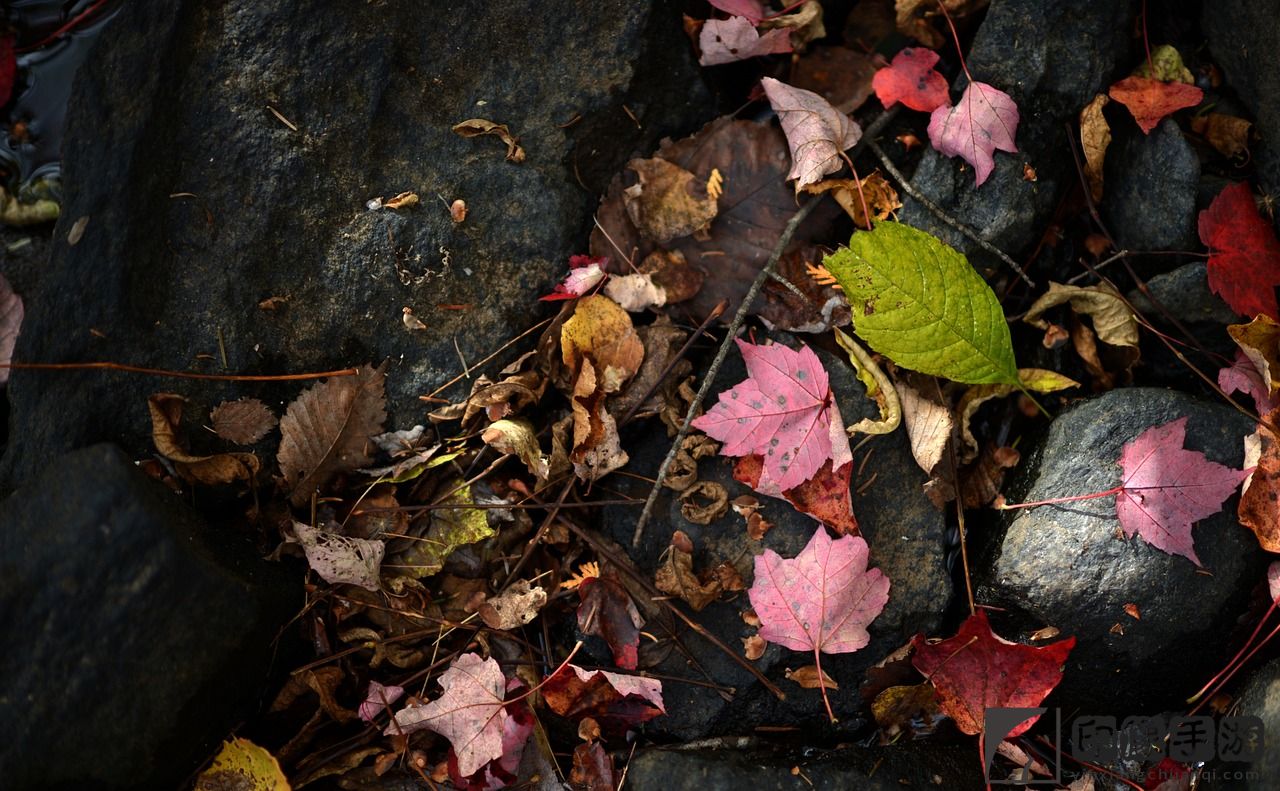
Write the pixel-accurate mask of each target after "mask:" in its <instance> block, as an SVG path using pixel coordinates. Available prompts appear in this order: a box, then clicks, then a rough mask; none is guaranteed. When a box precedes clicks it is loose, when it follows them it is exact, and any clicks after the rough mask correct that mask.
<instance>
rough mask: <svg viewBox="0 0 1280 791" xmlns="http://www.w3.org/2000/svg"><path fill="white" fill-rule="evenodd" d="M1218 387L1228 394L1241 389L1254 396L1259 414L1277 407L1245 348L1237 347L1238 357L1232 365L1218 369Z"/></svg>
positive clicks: (1254, 405) (1255, 406)
mask: <svg viewBox="0 0 1280 791" xmlns="http://www.w3.org/2000/svg"><path fill="white" fill-rule="evenodd" d="M1218 387H1221V388H1222V392H1224V393H1226V394H1227V395H1231V394H1232V393H1234V392H1235V391H1237V390H1239V391H1240V392H1242V393H1244V394H1245V395H1247V396H1249V397H1250V398H1252V399H1253V407H1254V409H1255V410H1257V412H1258V414H1259V415H1265V414H1267V413H1268V412H1270V411H1271V410H1273V409H1275V408H1276V404H1275V402H1273V401H1272V400H1271V391H1270V389H1268V388H1267V383H1266V382H1265V381H1263V379H1262V374H1260V373H1258V369H1257V367H1256V366H1254V364H1253V361H1252V360H1250V359H1249V355H1247V354H1245V353H1244V350H1243V349H1236V357H1235V359H1234V360H1233V361H1232V362H1231V365H1228V366H1227V367H1226V368H1223V369H1222V370H1220V371H1218Z"/></svg>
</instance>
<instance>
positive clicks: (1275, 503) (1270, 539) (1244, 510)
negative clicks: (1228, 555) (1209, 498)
mask: <svg viewBox="0 0 1280 791" xmlns="http://www.w3.org/2000/svg"><path fill="white" fill-rule="evenodd" d="M1266 421H1267V422H1268V423H1270V424H1271V425H1276V423H1277V422H1280V408H1277V409H1274V410H1272V411H1271V412H1269V413H1268V414H1267V415H1266ZM1258 433H1259V434H1260V435H1261V437H1260V438H1261V440H1262V452H1261V454H1260V455H1259V457H1258V463H1257V466H1256V467H1255V468H1254V471H1253V476H1252V479H1251V480H1250V481H1249V482H1248V484H1247V486H1248V488H1246V489H1245V490H1244V494H1242V495H1240V505H1239V506H1238V507H1237V514H1238V515H1239V517H1240V524H1242V525H1244V526H1245V527H1247V528H1249V529H1250V530H1252V531H1253V532H1254V533H1255V534H1256V535H1257V536H1258V544H1259V545H1260V546H1261V547H1262V548H1263V549H1264V550H1265V551H1267V552H1280V442H1277V441H1276V438H1275V436H1274V435H1273V434H1272V433H1271V432H1270V431H1267V430H1266V429H1263V430H1261V431H1259V432H1258Z"/></svg>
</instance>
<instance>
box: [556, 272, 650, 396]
mask: <svg viewBox="0 0 1280 791" xmlns="http://www.w3.org/2000/svg"><path fill="white" fill-rule="evenodd" d="M560 353H561V357H562V360H563V362H564V365H565V367H566V368H567V369H568V371H569V373H570V375H571V376H576V375H577V373H578V371H579V369H580V368H581V367H582V362H583V360H586V359H590V360H593V361H594V366H593V368H594V371H595V375H596V376H597V377H598V378H599V382H598V387H599V388H600V389H602V390H603V391H604V392H606V393H616V392H618V391H619V390H621V389H622V386H623V385H624V384H626V382H627V380H628V379H630V378H631V377H632V376H633V375H635V372H636V371H638V370H639V369H640V363H641V362H642V361H643V360H644V344H643V343H641V342H640V336H639V335H637V334H636V330H635V327H634V326H632V324H631V317H630V316H628V315H627V312H626V311H625V310H623V309H622V308H620V307H619V306H618V304H617V303H616V302H614V301H613V300H611V299H609V298H608V297H606V296H602V295H600V294H595V295H593V296H589V297H585V298H584V299H582V300H580V301H579V302H578V304H577V306H576V307H575V308H574V311H573V315H572V316H570V317H569V318H568V320H566V321H565V323H564V324H563V325H562V326H561V328H560Z"/></svg>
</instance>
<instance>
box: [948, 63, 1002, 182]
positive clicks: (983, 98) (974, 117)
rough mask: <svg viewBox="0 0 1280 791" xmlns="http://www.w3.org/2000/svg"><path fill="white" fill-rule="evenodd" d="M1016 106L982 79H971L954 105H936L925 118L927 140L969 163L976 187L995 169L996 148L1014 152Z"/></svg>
mask: <svg viewBox="0 0 1280 791" xmlns="http://www.w3.org/2000/svg"><path fill="white" fill-rule="evenodd" d="M1018 121H1019V115H1018V105H1017V103H1016V102H1014V101H1013V97H1011V96H1009V94H1007V93H1005V92H1004V91H1001V90H998V89H996V88H994V87H992V86H990V85H987V84H986V83H985V82H971V83H969V87H967V88H965V89H964V93H963V94H962V95H961V96H960V101H958V102H956V104H955V106H954V107H947V106H945V105H943V106H940V107H937V108H935V109H934V111H933V115H931V116H930V117H929V142H930V143H933V147H934V148H936V149H938V151H939V152H940V153H942V154H945V155H947V156H949V157H954V156H959V157H960V158H961V159H963V160H965V161H966V162H968V163H969V164H970V165H973V173H974V176H975V177H976V178H977V184H978V186H981V185H982V182H984V181H986V180H987V177H988V176H990V175H991V171H992V170H994V169H995V166H996V160H995V152H996V150H997V149H998V150H1000V151H1006V152H1008V153H1010V154H1016V153H1017V152H1018V146H1017V144H1016V143H1015V142H1014V135H1015V134H1017V131H1018Z"/></svg>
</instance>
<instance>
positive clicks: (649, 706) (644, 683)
mask: <svg viewBox="0 0 1280 791" xmlns="http://www.w3.org/2000/svg"><path fill="white" fill-rule="evenodd" d="M540 691H541V692H542V697H543V700H545V701H546V702H547V708H549V709H551V710H552V711H554V712H555V713H556V714H559V715H560V716H562V717H567V718H568V719H570V720H578V719H581V718H583V717H590V718H592V719H593V720H595V721H596V722H597V723H599V724H600V728H601V730H602V731H604V732H605V733H606V734H620V733H622V732H623V731H625V730H627V729H629V728H632V727H634V726H636V725H639V724H640V723H642V722H648V721H649V720H651V719H653V718H654V717H657V716H659V715H661V714H664V713H666V708H665V707H664V706H663V704H662V682H661V681H659V680H657V679H656V678H646V677H644V676H632V675H625V674H622V673H610V672H608V671H607V670H584V669H582V668H580V667H578V666H577V665H573V664H570V665H569V666H568V667H566V668H564V669H563V670H561V671H560V672H558V673H556V674H555V675H553V676H551V677H550V678H548V679H547V680H546V682H545V683H544V684H543V686H542V688H541V690H540Z"/></svg>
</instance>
